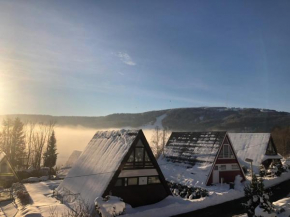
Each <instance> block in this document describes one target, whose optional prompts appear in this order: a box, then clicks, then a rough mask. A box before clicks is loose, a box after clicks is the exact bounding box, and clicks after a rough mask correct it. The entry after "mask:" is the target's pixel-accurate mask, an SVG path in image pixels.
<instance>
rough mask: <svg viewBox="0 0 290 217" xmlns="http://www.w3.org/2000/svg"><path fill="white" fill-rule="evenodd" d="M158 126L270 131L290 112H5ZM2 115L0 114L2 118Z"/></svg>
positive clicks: (69, 122)
mask: <svg viewBox="0 0 290 217" xmlns="http://www.w3.org/2000/svg"><path fill="white" fill-rule="evenodd" d="M162 115H166V116H165V117H164V118H163V119H162V126H163V127H167V128H169V129H170V130H175V131H177V130H179V131H207V130H227V131H230V132H270V131H271V129H272V128H273V127H276V126H281V127H282V126H289V125H290V113H288V112H278V111H275V110H268V109H256V108H226V107H199V108H177V109H166V110H159V111H148V112H144V113H136V114H129V113H128V114H127V113H118V114H111V115H107V116H101V117H82V116H50V115H7V116H9V117H12V118H14V117H19V118H20V119H21V120H22V121H24V122H49V121H50V120H54V121H56V122H57V124H58V125H60V126H83V127H90V128H96V129H104V128H122V127H132V128H138V127H140V126H145V125H146V126H147V127H148V125H150V124H152V125H153V124H154V123H155V122H156V120H157V118H158V117H160V116H162ZM3 117H5V116H0V119H3Z"/></svg>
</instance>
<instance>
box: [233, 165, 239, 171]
mask: <svg viewBox="0 0 290 217" xmlns="http://www.w3.org/2000/svg"><path fill="white" fill-rule="evenodd" d="M238 169H240V168H239V165H238V164H232V170H238Z"/></svg>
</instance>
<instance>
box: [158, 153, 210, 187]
mask: <svg viewBox="0 0 290 217" xmlns="http://www.w3.org/2000/svg"><path fill="white" fill-rule="evenodd" d="M158 164H159V166H160V169H161V171H162V173H163V175H164V176H165V178H166V180H167V181H170V182H175V183H180V184H182V185H185V186H193V187H205V186H206V181H207V178H208V174H209V172H210V169H211V167H212V164H198V163H197V164H195V165H194V166H193V167H192V166H190V165H188V164H182V163H172V162H168V161H167V160H166V158H164V157H160V158H159V159H158Z"/></svg>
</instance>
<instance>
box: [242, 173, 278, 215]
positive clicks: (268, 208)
mask: <svg viewBox="0 0 290 217" xmlns="http://www.w3.org/2000/svg"><path fill="white" fill-rule="evenodd" d="M244 191H245V197H246V198H247V203H244V204H243V206H244V207H245V208H246V209H247V214H248V216H249V217H253V216H255V209H256V207H257V206H259V207H260V208H262V209H263V210H264V211H265V212H268V213H271V212H273V211H274V208H273V205H272V203H271V202H270V201H269V195H268V193H266V192H265V189H264V183H263V179H262V178H259V179H258V178H257V177H256V175H253V179H252V182H251V184H250V185H247V186H246V187H245V189H244Z"/></svg>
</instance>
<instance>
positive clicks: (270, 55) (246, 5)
mask: <svg viewBox="0 0 290 217" xmlns="http://www.w3.org/2000/svg"><path fill="white" fill-rule="evenodd" d="M289 11H290V1H283V0H281V1H270V0H269V1H268V0H260V1H259V0H256V1H244V0H240V1H236V0H228V1H224V0H219V1H208V0H200V1H186V0H184V1H177V0H176V1H171V0H168V1H155V0H154V1H153V0H152V1H150V0H146V1H135V0H133V1H130V0H123V1H97V0H94V1H89V0H83V1H74V0H67V1H66V0H62V1H56V0H55V1H54V0H50V1H45V0H43V1H38V0H33V1H32V0H26V1H20V0H19V1H14V0H7V1H5V0H0V114H50V115H69V116H73V115H78V116H102V115H108V114H111V113H139V112H144V111H150V110H161V109H168V108H180V107H203V106H226V107H243V108H245V107H251V108H269V109H276V110H278V111H288V112H290V100H289V99H290V97H289V93H290V85H289V81H290V72H289V69H290V40H289V39H290V28H289V21H290V13H289Z"/></svg>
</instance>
